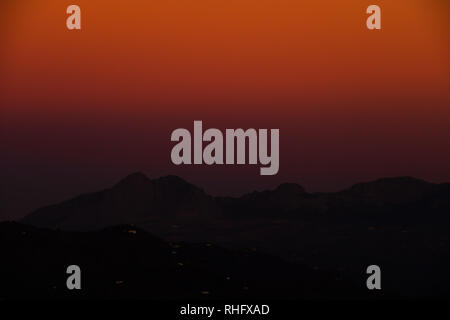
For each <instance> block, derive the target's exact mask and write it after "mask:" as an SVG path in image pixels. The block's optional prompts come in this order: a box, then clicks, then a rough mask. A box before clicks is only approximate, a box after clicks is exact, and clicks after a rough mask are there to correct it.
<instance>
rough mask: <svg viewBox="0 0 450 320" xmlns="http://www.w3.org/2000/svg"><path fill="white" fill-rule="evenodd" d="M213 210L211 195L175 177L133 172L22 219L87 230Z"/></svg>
mask: <svg viewBox="0 0 450 320" xmlns="http://www.w3.org/2000/svg"><path fill="white" fill-rule="evenodd" d="M217 212H218V209H217V207H216V204H215V201H214V199H213V198H212V197H211V196H209V195H207V194H205V193H204V192H203V190H201V189H199V188H197V187H196V186H194V185H192V184H189V183H188V182H186V181H184V180H183V179H181V178H179V177H176V176H166V177H161V178H158V179H154V180H150V179H149V178H147V177H146V176H145V175H144V174H142V173H133V174H130V175H129V176H127V177H125V178H124V179H122V180H121V181H119V182H118V183H117V184H116V185H115V186H113V187H112V188H110V189H106V190H103V191H100V192H95V193H89V194H84V195H80V196H78V197H76V198H74V199H70V200H68V201H64V202H62V203H60V204H57V205H52V206H48V207H44V208H41V209H38V210H36V211H34V212H33V213H31V214H29V215H28V216H26V217H25V218H24V219H23V222H24V223H28V224H32V225H36V226H40V227H51V228H61V229H75V230H76V229H80V230H89V229H96V228H102V227H105V226H112V225H118V224H127V223H128V224H140V223H144V222H146V221H147V220H148V219H151V218H171V219H175V218H179V219H196V218H204V219H208V218H211V217H214V216H215V215H216V214H217Z"/></svg>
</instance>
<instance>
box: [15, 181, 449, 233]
mask: <svg viewBox="0 0 450 320" xmlns="http://www.w3.org/2000/svg"><path fill="white" fill-rule="evenodd" d="M448 208H450V188H449V184H433V183H429V182H426V181H423V180H419V179H415V178H411V177H397V178H383V179H378V180H376V181H372V182H365V183H358V184H356V185H354V186H352V187H350V188H348V189H346V190H343V191H339V192H335V193H308V192H306V191H305V189H304V188H303V187H301V186H300V185H298V184H295V183H284V184H281V185H280V186H278V187H277V188H275V189H274V190H266V191H261V192H257V191H255V192H252V193H249V194H245V195H243V196H241V197H212V196H210V195H208V194H206V193H205V192H204V191H203V190H202V189H200V188H198V187H196V186H194V185H192V184H190V183H188V182H186V181H185V180H183V179H181V178H179V177H177V176H172V175H170V176H165V177H161V178H157V179H153V180H152V179H149V178H148V177H146V176H145V175H144V174H142V173H133V174H130V175H129V176H127V177H125V178H124V179H122V180H121V181H119V182H118V183H117V184H116V185H115V186H113V187H112V188H110V189H106V190H103V191H99V192H95V193H90V194H84V195H80V196H78V197H76V198H73V199H70V200H67V201H64V202H62V203H60V204H57V205H51V206H47V207H43V208H40V209H38V210H36V211H34V212H32V213H31V214H29V215H27V216H26V217H25V218H23V220H22V222H24V223H27V224H31V225H35V226H40V227H49V228H61V229H71V230H91V229H98V228H103V227H107V226H112V225H118V224H136V225H146V224H148V223H149V222H151V221H153V220H155V219H156V220H161V219H166V220H170V221H172V222H174V221H178V222H180V221H186V222H193V221H208V220H211V219H212V220H214V219H217V218H249V217H262V218H264V217H266V218H267V217H273V218H284V217H288V218H311V217H314V216H315V215H329V216H331V218H333V217H334V218H336V217H338V218H339V219H341V218H344V219H345V218H346V217H347V218H351V219H358V218H362V219H367V218H370V217H375V218H381V216H382V215H390V218H391V219H392V221H395V220H398V219H403V215H405V214H406V215H408V216H409V218H411V219H412V218H414V216H415V215H417V214H419V215H420V214H421V213H420V212H422V211H423V210H426V211H427V214H440V215H441V216H443V217H444V218H446V219H448V215H447V214H445V213H446V210H447V209H448ZM355 215H356V217H355ZM355 222H356V221H355Z"/></svg>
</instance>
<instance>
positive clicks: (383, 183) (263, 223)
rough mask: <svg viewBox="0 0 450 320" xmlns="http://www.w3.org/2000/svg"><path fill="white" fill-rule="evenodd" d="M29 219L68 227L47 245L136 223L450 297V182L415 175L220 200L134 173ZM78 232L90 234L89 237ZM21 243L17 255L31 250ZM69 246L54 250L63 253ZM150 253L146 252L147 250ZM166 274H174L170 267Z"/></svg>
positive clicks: (178, 238)
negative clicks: (375, 268) (375, 269)
mask: <svg viewBox="0 0 450 320" xmlns="http://www.w3.org/2000/svg"><path fill="white" fill-rule="evenodd" d="M22 222H23V223H25V224H29V225H33V226H37V227H45V228H49V229H60V231H51V230H44V231H39V230H42V229H36V230H35V231H34V232H33V238H36V240H35V241H37V242H38V243H39V244H38V245H39V247H44V246H45V243H47V242H46V240H45V238H46V237H47V234H48V235H49V236H50V235H51V237H52V239H56V238H55V237H56V235H57V234H58V233H57V232H60V233H61V234H63V235H61V237H69V238H70V234H72V233H71V232H72V231H91V232H88V234H89V236H86V238H84V239H85V240H80V241H87V240H86V239H90V238H89V237H91V236H92V237H93V239H97V238H98V237H100V238H102V237H103V236H104V232H105V231H100V232H97V231H98V230H102V229H104V228H107V229H106V230H111V229H110V228H113V229H112V230H116V229H114V228H117V227H116V226H117V225H124V224H126V225H129V224H133V225H135V227H134V228H142V229H143V230H145V231H146V232H149V233H150V234H154V235H155V236H157V237H160V238H161V239H164V240H165V241H170V242H185V243H191V245H192V244H193V243H205V242H206V241H208V242H209V243H214V244H218V245H220V246H222V247H224V248H227V249H229V250H241V249H245V250H250V251H251V252H264V253H268V254H270V255H273V256H276V257H279V258H282V259H283V260H285V261H287V262H289V263H294V264H296V265H304V266H307V267H308V268H309V269H312V270H328V271H330V272H331V273H334V274H336V273H337V274H340V275H341V276H343V277H346V278H347V279H350V282H352V283H359V284H365V278H364V279H363V280H361V277H364V276H365V273H364V272H365V268H367V266H369V265H371V264H377V265H380V266H382V269H383V270H386V272H385V273H383V286H384V288H383V296H384V295H386V294H393V295H399V296H402V297H424V296H438V297H443V296H448V295H449V288H450V285H449V282H450V278H449V277H448V268H450V257H449V254H448V252H449V250H448V246H449V243H450V239H449V232H448V231H449V230H450V184H449V183H442V184H434V183H429V182H426V181H423V180H419V179H414V178H411V177H395V178H382V179H378V180H375V181H370V182H364V183H358V184H355V185H353V186H351V187H350V188H348V189H345V190H342V191H339V192H331V193H309V192H307V191H305V189H304V188H303V187H301V186H300V185H298V184H295V183H284V184H281V185H280V186H278V187H277V188H275V189H273V190H266V191H255V192H251V193H248V194H245V195H243V196H241V197H212V196H210V195H208V194H206V193H205V192H204V191H203V190H202V189H200V188H198V187H196V186H194V185H192V184H190V183H188V182H186V181H185V180H183V179H181V178H179V177H176V176H166V177H161V178H157V179H149V178H147V177H146V176H145V175H143V174H142V173H134V174H131V175H129V176H127V177H126V178H124V179H122V180H121V181H119V182H118V183H117V184H116V185H114V186H113V187H111V188H109V189H106V190H103V191H99V192H95V193H90V194H85V195H80V196H78V197H76V198H73V199H70V200H67V201H64V202H62V203H60V204H56V205H52V206H48V207H44V208H41V209H38V210H36V211H35V212H33V213H31V214H30V215H28V216H26V217H25V218H24V219H23V220H22ZM20 228H26V226H23V225H20ZM20 228H19V229H20ZM30 228H31V227H30ZM33 230H34V229H33ZM66 230H71V232H67V231H66ZM95 230H97V231H95ZM0 231H1V230H0ZM25 232H26V231H25ZM55 232H56V233H55ZM76 234H77V235H79V236H80V237H81V238H83V237H82V236H81V234H84V233H76ZM1 235H2V234H1V232H0V236H1ZM42 237H43V238H42ZM77 237H78V236H77ZM115 237H116V236H114V238H115ZM117 238H120V237H118V236H117ZM120 239H121V238H120ZM6 240H8V239H6ZM8 241H9V240H8ZM111 241H113V240H111ZM114 241H116V240H114ZM114 241H113V242H114ZM114 243H116V242H114ZM68 245H72V244H71V243H69V244H68ZM149 246H151V244H149ZM13 247H14V246H13ZM14 248H16V249H17V250H16V252H20V250H22V249H21V248H19V247H14ZM83 248H84V247H82V248H79V250H84V249H83ZM60 249H61V248H54V250H57V251H55V252H60ZM141 249H142V251H143V252H144V251H145V248H144V247H142V248H141ZM29 250H31V251H32V252H34V251H33V250H35V248H34V247H32V246H31V247H30V248H29ZM102 250H105V252H109V251H108V250H110V248H106V247H105V248H103V247H102V248H99V251H98V252H102ZM130 250H131V249H130ZM111 254H112V253H111ZM136 254H137V253H136ZM202 254H204V252H202V253H199V254H198V255H197V256H196V258H195V260H196V261H197V262H198V263H199V265H201V264H202V263H204V262H205V259H209V258H211V259H217V261H219V262H218V264H219V265H220V264H221V263H223V264H225V261H224V260H221V259H222V258H223V257H224V256H220V255H219V254H217V255H215V256H214V257H210V256H203V257H202ZM208 257H209V258H208ZM82 258H83V255H82V254H81V253H80V259H82ZM84 258H85V259H88V257H84ZM241 258H242V256H239V258H238V259H241ZM111 259H113V258H111ZM136 259H138V258H136ZM146 259H157V256H154V257H148V258H146ZM113 260H114V259H113ZM24 261H25V260H24ZM86 261H87V260H86ZM202 261H203V262H202ZM220 261H222V262H220ZM269 261H272V260H270V259H268V260H261V261H260V262H259V264H250V265H251V266H252V267H251V268H253V271H249V273H252V272H256V271H255V270H259V269H258V268H260V266H264V267H261V270H265V264H266V263H271V262H269ZM28 262H29V261H28V260H27V261H25V262H24V263H25V264H24V265H28V264H27V263H28ZM88 262H89V264H92V263H94V262H93V261H87V263H88ZM114 263H119V261H116V260H114ZM133 263H134V262H133ZM137 264H138V263H137ZM209 267H212V265H211V264H209ZM209 267H208V268H209ZM241 267H242V268H244V266H241ZM12 268H14V265H12ZM199 270H200V271H198V272H199V273H202V272H207V270H205V269H199ZM278 270H279V272H285V271H281V269H278ZM286 274H288V273H287V272H286ZM306 274H310V273H308V272H306ZM423 275H426V276H423ZM163 276H164V277H166V276H167V275H164V274H163V273H162V274H161V277H163ZM191 276H192V274H186V277H187V278H182V279H181V278H180V279H179V281H188V280H186V279H189V277H191ZM261 277H262V275H261ZM270 277H273V278H271V279H269V280H268V281H270V285H274V283H277V280H276V279H277V278H276V277H275V276H273V275H270ZM289 277H291V278H292V279H294V277H293V276H292V275H290V276H289ZM165 279H167V277H166V278H165ZM183 279H184V280H183ZM274 279H275V280H274ZM411 279H414V281H411ZM272 280H273V281H272ZM284 281H285V282H284V283H286V282H290V280H286V279H285V280H284ZM305 281H306V280H305ZM211 283H212V282H211ZM310 284H311V285H313V284H312V283H310ZM270 285H269V286H270ZM283 286H284V285H283ZM286 288H287V287H286ZM364 288H365V287H364ZM141 289H142V288H141ZM141 289H139V290H141ZM142 290H144V289H142ZM161 290H162V289H161ZM283 290H284V289H283ZM286 290H287V291H286V292H290V293H291V294H297V293H293V292H291V291H289V290H290V289H289V290H288V289H286ZM352 292H354V291H352Z"/></svg>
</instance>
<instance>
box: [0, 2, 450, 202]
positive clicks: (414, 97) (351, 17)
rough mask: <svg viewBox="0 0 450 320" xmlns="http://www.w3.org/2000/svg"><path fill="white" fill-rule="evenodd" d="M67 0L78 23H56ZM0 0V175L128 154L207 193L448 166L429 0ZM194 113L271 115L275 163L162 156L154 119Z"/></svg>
mask: <svg viewBox="0 0 450 320" xmlns="http://www.w3.org/2000/svg"><path fill="white" fill-rule="evenodd" d="M69 4H78V5H79V6H80V7H81V9H82V30H81V31H68V30H67V29H66V27H65V19H66V17H67V15H66V13H65V10H66V7H67V6H68V5H69ZM370 4H378V5H379V6H380V7H381V8H382V30H381V31H369V30H367V29H366V27H365V19H366V15H365V8H366V7H367V6H368V5H370ZM0 6H1V7H0V9H1V10H0V11H2V13H1V14H0V28H1V31H0V47H1V50H0V106H1V109H0V143H1V145H3V148H2V149H3V150H2V153H3V160H2V161H1V163H0V164H1V170H2V171H3V172H6V176H7V178H8V179H10V180H11V183H12V184H16V185H18V186H20V185H21V184H28V183H31V182H29V181H28V180H31V179H33V180H38V181H47V182H48V183H49V184H50V186H49V187H48V189H50V190H51V188H52V187H51V186H54V185H55V186H60V185H64V182H63V181H62V180H58V179H62V178H56V176H59V177H61V172H64V174H65V175H63V176H64V177H65V178H67V179H72V178H74V176H78V175H79V174H80V172H84V173H86V174H87V173H89V175H94V177H93V178H92V181H96V182H92V181H89V179H86V180H83V179H80V178H78V179H79V180H77V181H78V182H76V183H75V185H76V186H75V187H73V188H72V189H70V188H69V189H67V191H60V192H61V193H58V196H69V195H71V194H72V193H76V192H83V191H88V190H86V189H88V188H94V187H100V186H104V184H105V183H109V182H112V181H113V180H114V179H117V178H120V175H122V174H126V173H128V171H134V170H142V171H144V172H147V173H148V174H149V175H161V174H166V173H176V174H179V175H181V176H183V177H186V178H188V179H189V180H191V181H192V182H195V183H198V184H200V185H202V186H203V187H205V189H207V190H208V191H212V192H216V193H236V192H237V193H239V192H243V191H248V190H249V189H254V188H265V187H273V186H274V185H276V183H278V182H280V181H286V180H290V181H296V182H300V183H302V184H304V185H305V187H306V188H307V189H309V190H311V189H315V190H327V189H336V188H341V187H344V186H347V185H348V184H350V183H354V182H358V181H360V180H365V179H372V178H378V177H380V176H391V175H413V176H417V177H420V178H425V179H429V180H432V181H445V180H450V168H449V166H448V163H450V142H449V141H450V93H449V88H450V43H449V40H448V39H449V34H448V30H449V27H450V26H449V22H448V21H449V17H448V12H449V5H448V2H446V1H445V0H396V1H382V0H380V1H378V0H377V1H362V0H344V1H335V0H317V1H302V0H289V1H288V0H271V1H268V0H258V1H257V0H154V1H144V0H128V1H126V2H125V1H124V2H120V1H106V0H89V1H87V0H75V1H65V0H61V1H59V0H58V1H56V0H39V1H38V0H27V1H25V0H15V1H12V0H5V2H4V3H3V4H2V5H0ZM196 119H198V120H203V121H204V126H206V127H217V128H221V129H225V128H234V127H244V128H247V127H256V128H280V129H281V163H280V173H279V175H278V176H276V177H270V178H266V179H263V178H261V177H258V169H257V168H256V167H255V168H253V167H252V168H249V169H248V168H245V169H242V168H210V167H197V168H195V167H194V168H193V167H190V168H186V167H174V166H172V165H171V163H170V160H169V155H170V141H169V137H170V132H171V131H172V130H173V129H176V128H178V127H187V128H189V129H191V128H192V121H193V120H196ZM99 170H103V171H102V172H106V173H104V174H101V175H100V174H99V173H98V172H99ZM55 172H56V173H55ZM19 175H20V176H21V177H24V178H19ZM26 177H30V178H26ZM31 177H33V178H31ZM8 181H9V180H8ZM44 185H45V184H42V183H41V184H39V183H38V182H35V184H34V185H33V187H30V190H28V191H26V192H24V194H28V195H30V194H31V195H32V196H33V197H36V198H39V199H41V198H42V197H43V198H45V199H49V200H48V201H50V200H52V201H53V198H51V199H50V197H49V196H48V197H44V196H42V197H41V198H40V197H39V196H37V194H38V193H39V192H38V191H37V190H39V189H42V188H43V186H44ZM237 185H238V186H239V187H236V186H237ZM45 186H47V185H45ZM63 190H64V188H63ZM21 194H22V193H21ZM11 197H12V198H14V196H11ZM55 197H56V196H55ZM16 198H17V197H16ZM43 198H42V199H43ZM14 199H15V198H14ZM56 200H60V199H56ZM42 201H43V200H41V202H42ZM35 202H36V204H37V203H38V202H39V201H38V200H36V201H35Z"/></svg>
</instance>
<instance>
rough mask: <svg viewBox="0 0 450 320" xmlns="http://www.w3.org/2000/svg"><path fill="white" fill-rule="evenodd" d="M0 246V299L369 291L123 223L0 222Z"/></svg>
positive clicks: (331, 276) (352, 294)
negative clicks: (73, 281)
mask: <svg viewBox="0 0 450 320" xmlns="http://www.w3.org/2000/svg"><path fill="white" fill-rule="evenodd" d="M0 252H1V257H2V263H1V264H0V278H1V279H2V282H1V286H0V299H11V298H39V299H46V298H62V299H64V298H150V299H160V300H165V299H182V298H189V299H236V298H264V299H273V298H276V299H298V298H309V299H311V298H335V299H341V298H363V297H370V296H369V295H367V292H366V291H363V290H362V286H361V285H354V284H353V283H350V282H349V281H348V280H346V279H344V278H342V277H341V276H340V275H339V274H337V273H327V272H323V271H318V270H313V269H310V268H308V267H305V266H301V265H298V264H293V263H287V262H284V261H283V260H281V259H279V258H275V257H272V256H269V255H263V254H258V253H255V252H251V251H233V250H227V249H223V248H221V247H217V246H215V245H212V244H209V243H199V244H187V243H167V242H165V241H163V240H161V239H159V238H156V237H154V236H152V235H150V234H148V233H146V232H145V231H143V230H140V229H137V228H135V227H133V226H129V225H124V226H117V227H112V228H107V229H104V230H101V231H95V232H66V231H52V230H48V229H38V228H35V227H31V226H26V225H22V224H18V223H10V222H3V223H0ZM72 264H75V265H78V266H79V267H80V268H81V275H82V289H81V290H80V291H77V290H73V291H70V290H68V289H67V287H66V279H67V277H68V275H67V274H66V268H67V267H68V266H69V265H72ZM372 297H376V295H372Z"/></svg>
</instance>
